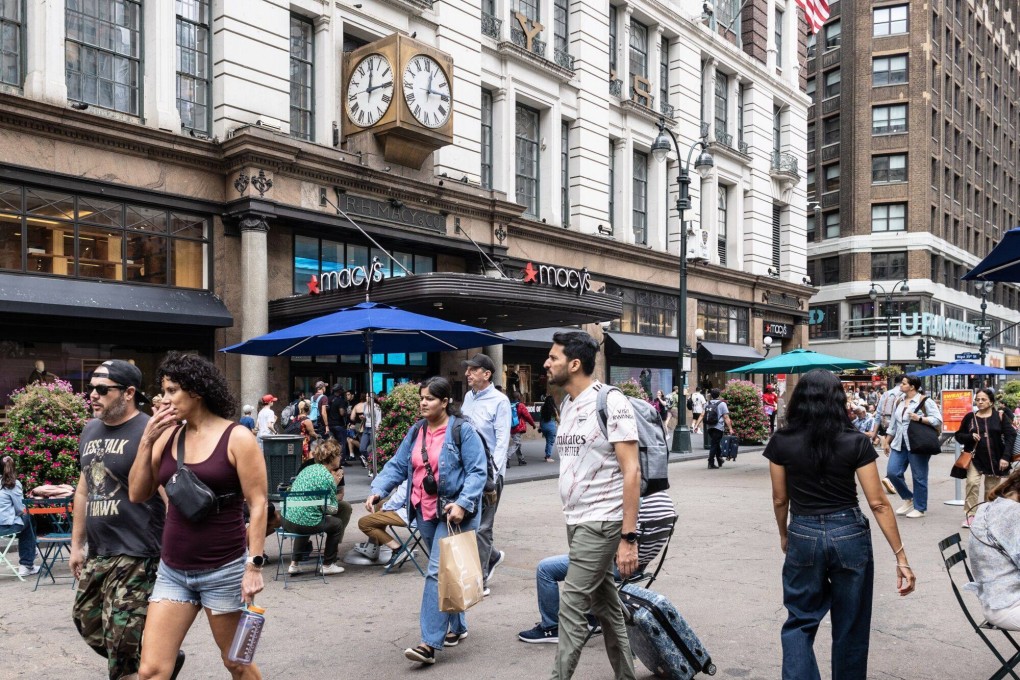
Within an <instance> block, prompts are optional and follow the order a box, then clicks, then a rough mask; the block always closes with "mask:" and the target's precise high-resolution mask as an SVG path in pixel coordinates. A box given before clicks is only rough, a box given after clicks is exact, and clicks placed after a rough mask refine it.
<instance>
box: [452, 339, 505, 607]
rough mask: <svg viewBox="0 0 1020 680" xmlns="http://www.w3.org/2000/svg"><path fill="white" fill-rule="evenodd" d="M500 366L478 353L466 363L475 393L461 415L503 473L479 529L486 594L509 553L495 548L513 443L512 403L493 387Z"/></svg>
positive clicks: (466, 400)
mask: <svg viewBox="0 0 1020 680" xmlns="http://www.w3.org/2000/svg"><path fill="white" fill-rule="evenodd" d="M495 374H496V366H495V364H493V363H492V359H490V358H489V357H488V356H486V355H485V354H476V355H474V356H473V357H471V358H470V359H469V360H467V361H465V362H464V377H465V379H466V380H467V384H468V387H470V388H471V390H470V391H469V392H468V393H467V395H465V397H464V404H463V406H461V412H462V413H463V414H464V417H465V418H467V419H468V420H470V421H471V424H472V425H474V426H475V429H476V430H477V431H478V434H479V435H480V436H481V438H482V442H483V443H484V444H485V449H486V451H487V452H488V453H489V455H491V456H492V461H493V465H494V466H495V468H496V470H498V471H499V474H498V475H497V477H496V490H495V491H494V492H493V493H487V494H485V495H484V496H483V500H482V517H481V520H480V524H479V526H478V534H477V535H478V558H479V561H480V562H481V564H482V576H483V578H484V580H485V594H486V595H488V594H489V577H490V576H491V574H492V570H493V569H495V568H496V567H497V566H499V564H500V563H501V562H502V561H503V558H504V557H505V556H506V554H505V553H504V552H503V551H502V550H495V549H494V548H493V547H492V526H493V522H494V521H495V519H496V509H497V508H498V507H499V499H500V497H501V496H502V495H503V476H504V475H505V474H506V456H507V447H508V446H509V444H510V400H509V399H508V398H507V396H506V395H505V394H503V393H502V392H500V391H499V390H497V389H496V387H495V386H494V385H493V384H492V376H493V375H495Z"/></svg>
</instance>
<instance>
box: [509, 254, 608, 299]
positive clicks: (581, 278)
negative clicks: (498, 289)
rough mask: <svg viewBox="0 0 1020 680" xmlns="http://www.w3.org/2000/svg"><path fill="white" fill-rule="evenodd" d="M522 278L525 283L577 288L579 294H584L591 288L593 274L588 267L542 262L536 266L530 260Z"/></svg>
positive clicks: (570, 288) (569, 288) (568, 288)
mask: <svg viewBox="0 0 1020 680" xmlns="http://www.w3.org/2000/svg"><path fill="white" fill-rule="evenodd" d="M521 280H522V281H524V283H537V284H538V285H540V286H553V287H555V288H565V289H567V290H575V291H577V294H578V295H584V293H585V292H587V291H589V290H591V274H589V273H588V268H587V267H584V268H582V269H580V270H577V269H567V268H566V267H553V266H551V265H547V264H540V265H538V266H537V267H536V266H535V263H533V262H529V263H528V264H527V265H526V266H525V267H524V272H523V277H522V278H521Z"/></svg>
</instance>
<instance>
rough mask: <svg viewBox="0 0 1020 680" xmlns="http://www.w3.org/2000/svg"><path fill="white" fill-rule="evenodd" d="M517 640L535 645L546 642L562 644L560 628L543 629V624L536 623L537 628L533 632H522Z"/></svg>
mask: <svg viewBox="0 0 1020 680" xmlns="http://www.w3.org/2000/svg"><path fill="white" fill-rule="evenodd" d="M517 639H518V640H520V641H521V642H528V643H530V644H533V645H535V644H542V643H545V642H548V643H550V644H554V645H556V644H559V642H560V627H559V626H551V627H549V628H543V627H542V624H541V623H536V624H535V627H534V628H532V629H531V630H522V631H521V632H520V633H518V634H517Z"/></svg>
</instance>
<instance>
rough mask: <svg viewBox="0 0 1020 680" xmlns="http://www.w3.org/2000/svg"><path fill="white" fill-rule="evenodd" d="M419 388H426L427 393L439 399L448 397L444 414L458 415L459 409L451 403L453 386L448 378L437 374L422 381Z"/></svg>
mask: <svg viewBox="0 0 1020 680" xmlns="http://www.w3.org/2000/svg"><path fill="white" fill-rule="evenodd" d="M421 389H423V390H428V391H429V394H431V395H432V396H433V397H435V398H436V399H438V400H439V401H442V400H443V399H448V400H449V401H447V402H446V415H448V416H460V409H459V408H457V407H456V406H455V405H454V403H453V386H452V385H450V381H449V380H447V379H446V378H442V377H440V376H438V375H437V376H434V377H432V378H429V379H428V380H426V381H425V382H423V383H422V384H421Z"/></svg>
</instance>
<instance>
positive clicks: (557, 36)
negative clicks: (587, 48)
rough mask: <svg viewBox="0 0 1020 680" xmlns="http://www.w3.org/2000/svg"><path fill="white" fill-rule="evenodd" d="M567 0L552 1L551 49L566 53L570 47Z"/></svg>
mask: <svg viewBox="0 0 1020 680" xmlns="http://www.w3.org/2000/svg"><path fill="white" fill-rule="evenodd" d="M568 5H569V0H553V47H555V48H556V49H558V50H560V51H561V52H564V53H566V52H568V51H569V49H568V48H569V47H570V7H569V6H568Z"/></svg>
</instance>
